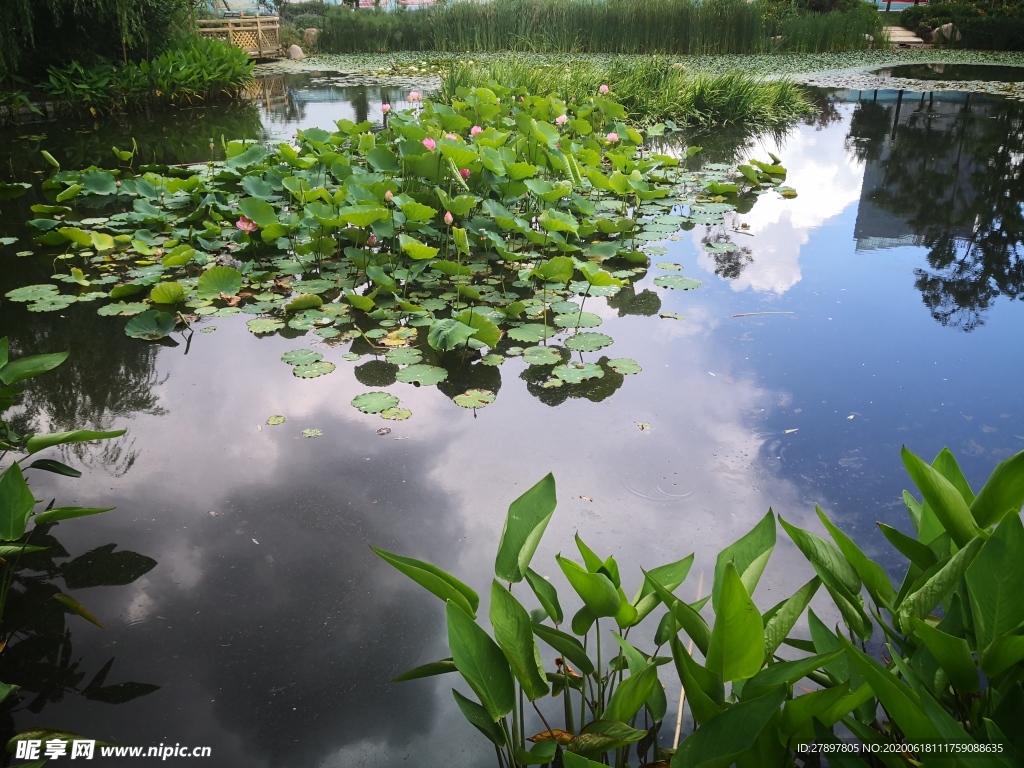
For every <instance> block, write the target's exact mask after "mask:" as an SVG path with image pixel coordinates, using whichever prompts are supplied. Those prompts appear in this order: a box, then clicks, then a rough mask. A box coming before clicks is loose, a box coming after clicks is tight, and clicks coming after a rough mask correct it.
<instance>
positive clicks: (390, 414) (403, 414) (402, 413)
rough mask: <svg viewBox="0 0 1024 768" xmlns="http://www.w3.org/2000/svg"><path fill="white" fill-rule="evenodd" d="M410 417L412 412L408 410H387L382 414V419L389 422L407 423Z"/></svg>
mask: <svg viewBox="0 0 1024 768" xmlns="http://www.w3.org/2000/svg"><path fill="white" fill-rule="evenodd" d="M410 416H412V411H410V410H409V409H408V408H385V409H384V410H383V411H381V412H380V417H381V418H382V419H388V420H389V421H405V420H406V419H408V418H409V417H410Z"/></svg>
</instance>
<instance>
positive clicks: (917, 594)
mask: <svg viewBox="0 0 1024 768" xmlns="http://www.w3.org/2000/svg"><path fill="white" fill-rule="evenodd" d="M984 543H985V542H984V540H983V539H981V538H976V539H972V540H971V541H970V542H969V543H968V545H967V546H966V547H964V548H963V549H961V550H960V551H959V552H957V553H956V554H955V555H953V556H952V557H950V558H949V560H948V561H947V562H946V563H945V564H944V565H943V566H942V567H941V568H940V569H939V570H937V571H936V572H935V573H934V574H932V575H931V577H930V578H928V579H927V580H926V581H925V582H924V584H922V585H921V586H920V587H918V588H917V589H916V590H914V591H913V592H911V593H910V594H908V595H907V596H906V597H905V598H903V600H902V601H901V602H900V604H899V606H898V611H899V616H900V619H901V621H906V620H907V619H909V618H911V617H917V618H919V619H923V618H925V617H926V616H928V614H929V613H931V611H932V610H933V609H934V608H935V606H937V605H938V604H939V602H940V601H942V600H944V599H946V597H947V595H948V594H949V592H950V590H952V589H953V588H954V587H955V586H956V585H957V584H958V583H959V581H960V579H961V578H962V577H963V576H964V574H965V573H966V572H967V569H968V568H969V567H970V565H971V563H973V562H974V560H975V558H976V557H977V556H978V553H979V552H980V551H981V549H982V544H984ZM968 589H970V587H968ZM971 597H972V600H973V598H974V595H973V594H972V595H971ZM974 622H975V628H976V629H977V630H980V631H979V633H978V635H979V643H978V647H984V646H983V645H982V641H983V640H984V639H986V638H987V635H986V634H985V631H984V626H985V625H984V618H982V619H981V620H980V621H979V618H978V615H977V613H976V614H975V617H974Z"/></svg>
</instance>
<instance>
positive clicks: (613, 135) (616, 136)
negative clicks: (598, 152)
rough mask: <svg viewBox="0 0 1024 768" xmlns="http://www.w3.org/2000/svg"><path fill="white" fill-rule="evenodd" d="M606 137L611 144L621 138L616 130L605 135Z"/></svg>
mask: <svg viewBox="0 0 1024 768" xmlns="http://www.w3.org/2000/svg"><path fill="white" fill-rule="evenodd" d="M605 138H606V139H608V143H609V144H614V143H615V142H616V141H618V140H619V134H617V133H616V132H615V131H612V132H611V133H609V134H608V135H607V136H605Z"/></svg>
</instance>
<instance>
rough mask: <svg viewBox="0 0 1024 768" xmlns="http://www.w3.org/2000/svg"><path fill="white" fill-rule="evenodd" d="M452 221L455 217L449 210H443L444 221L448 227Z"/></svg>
mask: <svg viewBox="0 0 1024 768" xmlns="http://www.w3.org/2000/svg"><path fill="white" fill-rule="evenodd" d="M453 221H455V217H453V216H452V212H451V211H445V212H444V223H445V224H447V225H448V226H449V227H450V226H451V225H452V222H453Z"/></svg>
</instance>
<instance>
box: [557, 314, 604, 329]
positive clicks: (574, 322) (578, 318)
mask: <svg viewBox="0 0 1024 768" xmlns="http://www.w3.org/2000/svg"><path fill="white" fill-rule="evenodd" d="M601 322H602V321H601V318H600V316H598V315H595V314H593V313H592V312H569V313H566V314H564V315H555V325H557V326H558V327H559V328H596V327H597V326H599V325H600V324H601Z"/></svg>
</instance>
